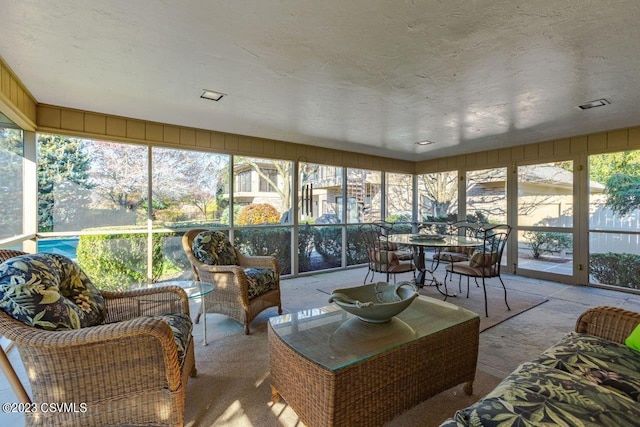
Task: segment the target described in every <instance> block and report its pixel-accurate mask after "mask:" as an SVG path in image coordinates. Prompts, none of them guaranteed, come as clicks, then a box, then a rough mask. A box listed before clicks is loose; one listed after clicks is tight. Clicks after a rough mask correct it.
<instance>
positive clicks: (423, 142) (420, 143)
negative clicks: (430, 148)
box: [416, 141, 435, 145]
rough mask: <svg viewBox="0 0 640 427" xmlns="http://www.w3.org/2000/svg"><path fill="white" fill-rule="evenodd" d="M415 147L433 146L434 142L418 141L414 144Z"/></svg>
mask: <svg viewBox="0 0 640 427" xmlns="http://www.w3.org/2000/svg"><path fill="white" fill-rule="evenodd" d="M416 144H417V145H431V144H435V142H433V141H419V142H416Z"/></svg>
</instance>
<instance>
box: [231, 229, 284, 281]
mask: <svg viewBox="0 0 640 427" xmlns="http://www.w3.org/2000/svg"><path fill="white" fill-rule="evenodd" d="M234 246H235V247H236V248H237V249H238V250H239V251H240V252H242V253H243V254H245V255H259V256H266V255H270V256H274V257H276V260H277V261H278V264H279V265H280V274H289V273H291V229H290V228H288V227H283V228H279V227H277V228H252V229H241V230H236V231H235V237H234Z"/></svg>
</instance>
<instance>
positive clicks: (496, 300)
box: [317, 279, 548, 332]
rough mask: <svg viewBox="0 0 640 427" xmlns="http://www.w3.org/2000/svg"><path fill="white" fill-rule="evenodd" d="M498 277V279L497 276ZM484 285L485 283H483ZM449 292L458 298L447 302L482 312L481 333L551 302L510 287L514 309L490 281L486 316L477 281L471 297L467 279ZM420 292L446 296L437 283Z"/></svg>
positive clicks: (450, 284)
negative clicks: (487, 315)
mask: <svg viewBox="0 0 640 427" xmlns="http://www.w3.org/2000/svg"><path fill="white" fill-rule="evenodd" d="M493 280H495V279H493ZM360 285H361V284H350V285H345V286H342V287H343V288H348V287H351V286H360ZM480 286H482V284H480ZM334 289H335V286H333V287H331V286H328V287H318V289H317V290H318V291H320V292H322V293H325V294H327V295H330V294H331V292H332V291H333V290H334ZM440 290H442V291H444V287H442V286H441V287H440ZM447 290H448V294H450V295H451V294H454V293H455V294H457V295H456V296H455V297H448V298H447V299H446V301H447V302H449V303H451V304H455V305H457V306H459V307H462V308H465V309H467V310H470V311H473V312H474V313H478V314H479V315H480V332H482V331H486V330H487V329H489V328H493V327H494V326H496V325H499V324H500V323H502V322H504V321H505V320H507V319H510V318H512V317H514V316H517V315H518V314H521V313H524V312H525V311H527V310H531V309H532V308H534V307H537V306H539V305H540V304H543V303H545V302H547V301H548V299H547V298H545V297H541V296H539V295H534V294H529V293H526V292H520V291H514V290H510V289H509V288H508V287H507V301H508V302H509V307H510V308H511V310H508V309H507V306H506V305H505V303H504V291H503V289H502V286H501V285H500V284H499V282H498V283H497V285H496V284H494V283H489V284H487V306H488V311H489V317H486V316H485V311H484V294H483V292H482V287H476V285H475V283H473V280H472V281H471V285H470V287H469V298H467V297H466V296H467V284H466V281H464V283H463V284H462V291H463V292H462V293H460V292H459V288H458V282H457V281H454V282H448V283H447ZM419 292H420V295H424V296H427V297H431V298H435V299H439V300H443V299H444V296H443V295H442V294H441V293H440V292H438V290H437V288H436V287H435V286H424V287H422V288H420V289H419Z"/></svg>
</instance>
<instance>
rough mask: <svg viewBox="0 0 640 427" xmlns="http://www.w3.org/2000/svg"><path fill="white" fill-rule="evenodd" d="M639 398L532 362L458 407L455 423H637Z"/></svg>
mask: <svg viewBox="0 0 640 427" xmlns="http://www.w3.org/2000/svg"><path fill="white" fill-rule="evenodd" d="M639 417H640V405H638V403H637V402H634V401H633V400H631V399H629V398H627V397H626V396H623V395H620V394H618V393H616V392H613V391H611V390H609V389H607V388H605V387H602V386H599V385H595V384H594V383H593V382H591V381H588V380H587V379H585V378H584V377H583V376H581V375H574V374H570V373H567V372H563V371H561V370H559V369H555V368H551V367H549V366H544V365H541V364H539V363H532V362H526V363H523V364H522V365H520V366H519V367H518V368H517V369H516V370H515V371H514V372H513V373H511V374H510V375H509V376H507V377H506V378H505V379H504V380H503V381H502V382H501V383H500V384H499V385H498V386H497V387H496V388H495V389H494V390H493V391H492V392H491V393H489V394H488V395H487V396H486V397H484V398H483V399H481V400H480V401H478V402H476V403H475V404H473V405H472V406H470V407H468V408H466V409H462V410H459V411H457V412H456V415H455V417H454V420H453V422H454V423H455V424H454V423H453V422H452V420H449V421H448V424H447V423H445V424H443V425H470V426H496V427H497V426H534V425H535V426H538V425H567V426H575V425H583V426H593V427H596V426H631V425H637V422H638V419H640V418H639Z"/></svg>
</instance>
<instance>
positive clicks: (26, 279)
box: [0, 253, 106, 330]
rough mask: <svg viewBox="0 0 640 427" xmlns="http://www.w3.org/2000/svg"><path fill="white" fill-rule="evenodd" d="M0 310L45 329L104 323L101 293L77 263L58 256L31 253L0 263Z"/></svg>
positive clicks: (104, 307) (80, 326)
mask: <svg viewBox="0 0 640 427" xmlns="http://www.w3.org/2000/svg"><path fill="white" fill-rule="evenodd" d="M0 308H2V309H3V310H4V311H5V312H6V313H7V314H9V315H10V316H11V317H13V318H14V319H17V320H19V321H21V322H23V323H25V324H27V325H29V326H34V327H36V328H41V329H46V330H68V329H79V328H84V327H87V326H94V325H99V324H101V323H102V322H103V321H104V317H105V315H106V305H105V302H104V299H103V298H102V295H101V294H100V291H98V289H96V287H95V286H93V284H92V283H91V280H90V279H89V278H88V277H87V275H86V274H84V272H83V271H82V270H81V269H80V267H78V265H77V264H76V263H74V262H73V261H71V260H70V259H69V258H66V257H64V256H62V255H57V254H47V253H42V254H31V255H21V256H18V257H14V258H11V259H9V260H7V261H5V262H4V263H2V264H0Z"/></svg>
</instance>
